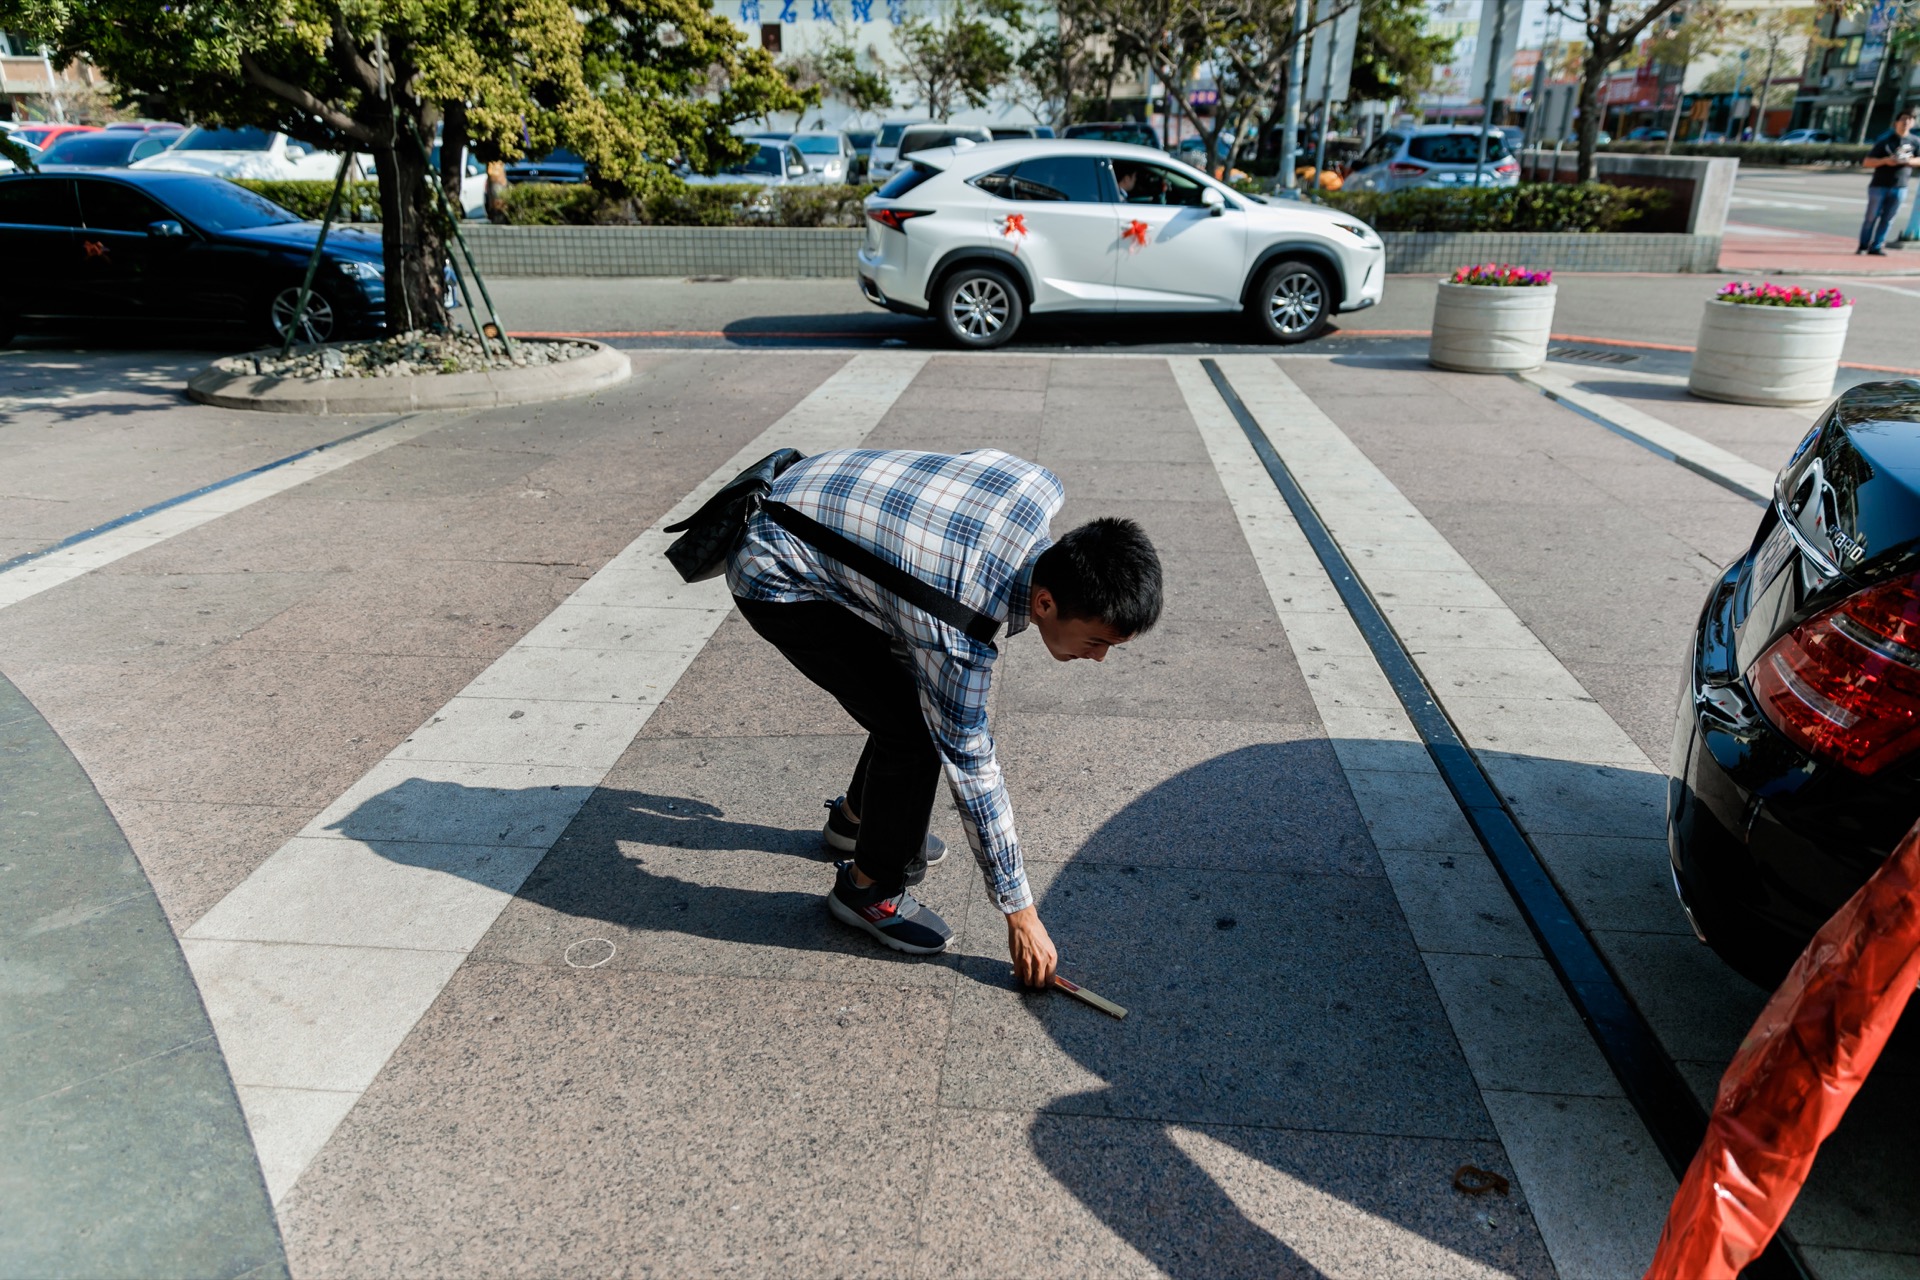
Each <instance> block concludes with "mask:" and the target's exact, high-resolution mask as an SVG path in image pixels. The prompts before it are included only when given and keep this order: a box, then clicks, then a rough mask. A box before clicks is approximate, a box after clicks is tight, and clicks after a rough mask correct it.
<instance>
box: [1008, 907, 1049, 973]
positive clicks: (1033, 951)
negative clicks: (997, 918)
mask: <svg viewBox="0 0 1920 1280" xmlns="http://www.w3.org/2000/svg"><path fill="white" fill-rule="evenodd" d="M1007 954H1008V955H1010V956H1012V957H1013V973H1014V976H1015V977H1017V978H1019V979H1020V981H1022V982H1024V983H1025V984H1026V985H1028V986H1029V987H1041V988H1045V987H1051V986H1052V985H1053V971H1054V969H1056V968H1057V967H1059V964H1060V953H1059V952H1058V951H1055V950H1054V949H1053V939H1052V938H1049V937H1048V936H1047V926H1045V925H1043V924H1041V923H1040V912H1039V910H1038V909H1036V908H1034V907H1022V908H1021V909H1020V910H1018V911H1016V912H1014V913H1013V914H1012V915H1010V916H1008V917H1007Z"/></svg>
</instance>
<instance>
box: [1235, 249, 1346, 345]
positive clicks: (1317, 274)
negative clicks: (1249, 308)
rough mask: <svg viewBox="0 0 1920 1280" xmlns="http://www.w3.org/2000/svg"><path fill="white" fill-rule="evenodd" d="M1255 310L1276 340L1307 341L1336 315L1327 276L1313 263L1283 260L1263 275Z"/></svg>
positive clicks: (1257, 293)
mask: <svg viewBox="0 0 1920 1280" xmlns="http://www.w3.org/2000/svg"><path fill="white" fill-rule="evenodd" d="M1253 313H1254V316H1255V318H1256V319H1258V320H1259V322H1260V325H1261V327H1262V328H1264V329H1265V330H1266V333H1267V337H1269V338H1271V339H1272V340H1273V341H1275V342H1305V341H1307V340H1308V339H1309V338H1317V337H1319V336H1320V335H1321V334H1322V333H1324V332H1326V329H1327V325H1328V324H1329V323H1330V322H1331V321H1332V319H1333V293H1332V291H1331V290H1330V289H1328V288H1327V277H1326V276H1325V275H1324V274H1323V273H1322V272H1321V270H1320V268H1318V267H1316V266H1314V265H1313V264H1312V263H1310V262H1297V261H1288V262H1281V263H1277V264H1275V265H1274V266H1272V267H1270V268H1268V270H1267V274H1265V275H1264V276H1261V277H1260V287H1259V288H1258V289H1256V290H1255V291H1254V295H1253Z"/></svg>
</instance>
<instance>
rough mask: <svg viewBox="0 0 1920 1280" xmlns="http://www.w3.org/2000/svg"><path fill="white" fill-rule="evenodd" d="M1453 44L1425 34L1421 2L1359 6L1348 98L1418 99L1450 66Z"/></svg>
mask: <svg viewBox="0 0 1920 1280" xmlns="http://www.w3.org/2000/svg"><path fill="white" fill-rule="evenodd" d="M1456 39H1457V37H1455V36H1451V35H1440V34H1438V33H1435V32H1432V31H1428V30H1427V6H1426V5H1425V3H1423V0H1365V7H1364V8H1363V9H1362V10H1361V13H1360V38H1359V40H1358V41H1357V42H1356V43H1355V45H1354V49H1353V80H1352V82H1351V84H1352V88H1351V90H1350V92H1349V94H1348V97H1349V98H1350V99H1351V100H1352V101H1354V102H1389V101H1391V100H1393V99H1395V98H1399V99H1400V100H1402V101H1403V102H1404V101H1411V100H1413V99H1414V98H1417V97H1419V96H1420V94H1421V93H1423V92H1425V91H1426V90H1427V89H1429V88H1431V87H1432V86H1433V82H1434V79H1435V77H1436V76H1437V75H1438V73H1439V70H1440V68H1441V67H1443V66H1445V65H1446V64H1447V63H1448V62H1450V61H1452V59H1453V46H1454V41H1455V40H1456Z"/></svg>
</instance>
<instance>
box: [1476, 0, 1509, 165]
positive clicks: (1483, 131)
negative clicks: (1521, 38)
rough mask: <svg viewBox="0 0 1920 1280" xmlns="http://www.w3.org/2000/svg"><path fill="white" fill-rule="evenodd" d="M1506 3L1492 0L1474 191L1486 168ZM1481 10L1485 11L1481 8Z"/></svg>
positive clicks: (1504, 26)
mask: <svg viewBox="0 0 1920 1280" xmlns="http://www.w3.org/2000/svg"><path fill="white" fill-rule="evenodd" d="M1515 2H1517V0H1515ZM1508 3H1509V0H1493V42H1492V43H1491V44H1489V45H1488V46H1487V88H1486V93H1485V95H1484V96H1483V97H1482V98H1481V99H1480V102H1481V109H1480V154H1479V155H1477V156H1475V157H1474V161H1473V189H1474V190H1475V191H1478V190H1479V189H1480V180H1481V177H1482V175H1483V174H1484V173H1485V172H1486V168H1487V134H1488V132H1489V131H1490V130H1492V128H1493V86H1494V82H1495V81H1496V80H1498V79H1499V78H1500V36H1501V35H1502V33H1504V32H1505V30H1506V26H1507V5H1508ZM1481 12H1482V13H1484V12H1486V11H1485V10H1484V9H1483V10H1481Z"/></svg>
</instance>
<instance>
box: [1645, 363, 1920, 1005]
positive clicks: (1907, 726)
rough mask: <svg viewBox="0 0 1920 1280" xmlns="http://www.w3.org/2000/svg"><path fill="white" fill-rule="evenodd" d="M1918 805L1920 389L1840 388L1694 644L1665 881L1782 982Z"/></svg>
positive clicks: (1711, 936) (1718, 947)
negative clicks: (1670, 865)
mask: <svg viewBox="0 0 1920 1280" xmlns="http://www.w3.org/2000/svg"><path fill="white" fill-rule="evenodd" d="M1916 817H1920V383H1917V382H1879V383H1870V384H1867V385H1864V386H1859V387H1855V388H1854V389H1852V390H1851V391H1848V392H1847V393H1846V394H1844V395H1842V396H1841V397H1840V398H1839V400H1837V401H1836V402H1835V403H1834V404H1833V406H1832V407H1831V408H1830V409H1828V410H1827V412H1826V413H1825V414H1824V415H1823V416H1822V418H1821V420H1820V421H1819V423H1817V424H1816V425H1815V427H1814V429H1813V430H1812V431H1811V432H1810V433H1808V435H1807V437H1806V439H1805V440H1803V441H1802V442H1801V444H1800V446H1799V448H1798V449H1797V450H1796V451H1795V453H1794V456H1793V458H1792V459H1791V460H1790V461H1789V462H1788V464H1787V466H1786V468H1785V469H1784V470H1783V471H1782V472H1781V473H1780V475H1779V478H1778V479H1777V480H1776V482H1775V494H1774V501H1773V504H1772V506H1771V507H1770V508H1769V509H1768V512H1767V514H1766V516H1765V517H1763V518H1762V520H1761V522H1760V527H1759V529H1758V531H1757V532H1756V534H1755V536H1754V541H1753V545H1752V547H1751V549H1750V550H1749V551H1748V553H1747V554H1746V555H1745V556H1743V557H1742V558H1741V559H1740V560H1739V561H1738V562H1736V563H1735V564H1734V565H1733V566H1732V567H1730V568H1729V569H1728V570H1727V571H1726V573H1725V574H1724V575H1723V576H1722V577H1721V579H1720V581H1719V582H1718V583H1716V584H1715V586H1714V588H1713V590H1712V591H1711V592H1710V594H1709V595H1708V598H1707V603H1706V608H1705V609H1704V611H1703V612H1702V614H1701V618H1700V626H1699V629H1698V631H1697V632H1696V633H1695V637H1694V648H1693V655H1692V661H1691V663H1690V664H1689V674H1688V680H1687V685H1686V688H1685V690H1684V693H1683V696H1682V698H1681V701H1680V709H1679V721H1678V725H1677V726H1676V733H1675V737H1674V749H1673V777H1672V779H1671V781H1670V784H1669V790H1668V806H1667V819H1668V838H1669V844H1670V848H1671V853H1672V858H1673V869H1674V878H1675V883H1676V887H1677V888H1678V889H1679V891H1680V895H1681V900H1682V902H1683V903H1684V904H1685V905H1686V907H1687V909H1688V913H1689V915H1690V916H1691V918H1692V919H1693V922H1694V926H1695V928H1696V929H1697V930H1698V931H1699V932H1700V933H1701V934H1702V936H1703V937H1704V938H1705V939H1706V941H1707V942H1708V943H1709V944H1710V945H1711V946H1712V947H1713V948H1714V950H1715V951H1717V952H1718V953H1719V954H1720V955H1721V956H1722V957H1723V958H1724V959H1725V960H1726V961H1727V962H1728V963H1729V964H1731V965H1733V967H1734V968H1736V969H1738V970H1739V971H1740V972H1742V973H1744V974H1745V975H1747V976H1748V977H1749V978H1751V979H1753V980H1754V981H1756V982H1759V983H1761V984H1762V985H1765V986H1772V985H1774V984H1776V983H1777V982H1778V981H1779V979H1780V978H1781V976H1782V975H1783V974H1784V973H1785V972H1786V970H1787V968H1788V967H1789V966H1790V965H1791V964H1792V962H1793V960H1794V958H1795V957H1796V956H1797V955H1798V954H1799V953H1800V951H1801V949H1802V948H1803V947H1804V946H1805V945H1806V943H1807V941H1808V939H1810V938H1811V937H1812V936H1813V934H1814V933H1815V932H1816V931H1817V930H1818V929H1819V928H1820V926H1821V925H1822V924H1824V923H1825V922H1826V920H1827V918H1828V917H1829V916H1830V915H1832V914H1833V912H1834V911H1835V910H1836V909H1838V908H1839V907H1840V905H1841V904H1843V903H1844V902H1845V901H1846V900H1847V899H1848V898H1849V897H1851V896H1852V894H1853V893H1854V891H1855V890H1857V889H1858V888H1859V887H1860V885H1861V884H1862V883H1863V882H1864V881H1865V880H1866V879H1867V877H1868V876H1870V875H1872V874H1873V871H1874V870H1875V869H1876V868H1877V867H1878V866H1879V865H1880V863H1881V862H1882V861H1883V860H1884V859H1885V858H1886V857H1887V855H1888V854H1889V853H1890V852H1891V851H1892V849H1893V847H1894V845H1895V844H1897V843H1898V842H1899V840H1900V838H1901V837H1902V836H1903V835H1905V834H1906V831H1907V829H1908V828H1909V827H1911V826H1912V825H1913V823H1914V820H1915V818H1916Z"/></svg>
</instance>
